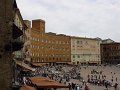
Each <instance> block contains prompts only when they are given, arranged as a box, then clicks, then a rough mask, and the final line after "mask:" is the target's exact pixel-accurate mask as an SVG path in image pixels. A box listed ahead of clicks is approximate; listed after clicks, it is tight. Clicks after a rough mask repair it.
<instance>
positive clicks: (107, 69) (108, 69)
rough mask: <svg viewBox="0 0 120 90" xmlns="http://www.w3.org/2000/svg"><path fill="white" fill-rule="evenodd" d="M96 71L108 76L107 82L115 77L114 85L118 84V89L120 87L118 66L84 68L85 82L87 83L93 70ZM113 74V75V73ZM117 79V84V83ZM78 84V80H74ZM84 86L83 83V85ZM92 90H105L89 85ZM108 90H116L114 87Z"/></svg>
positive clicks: (82, 70) (82, 69)
mask: <svg viewBox="0 0 120 90" xmlns="http://www.w3.org/2000/svg"><path fill="white" fill-rule="evenodd" d="M93 69H95V70H96V71H101V70H102V71H103V73H102V74H103V75H106V80H108V81H111V78H112V76H113V84H115V83H118V87H120V68H119V67H116V66H88V67H87V68H86V69H85V68H84V67H82V68H81V76H82V77H83V79H84V80H85V81H87V77H88V74H90V73H91V70H93ZM111 72H112V73H111ZM114 73H115V74H114ZM116 77H117V82H116ZM72 81H74V82H77V83H81V82H78V80H72ZM81 84H82V83H81ZM88 86H89V87H90V90H105V87H104V86H96V85H92V84H89V83H88ZM108 90H114V88H113V87H110V88H108ZM119 90H120V89H119Z"/></svg>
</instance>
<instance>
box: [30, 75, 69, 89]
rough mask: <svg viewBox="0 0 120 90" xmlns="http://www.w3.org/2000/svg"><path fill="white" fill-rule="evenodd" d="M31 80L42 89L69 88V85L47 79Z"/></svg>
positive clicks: (35, 78) (37, 77) (36, 78)
mask: <svg viewBox="0 0 120 90" xmlns="http://www.w3.org/2000/svg"><path fill="white" fill-rule="evenodd" d="M30 79H31V81H32V83H33V84H36V85H37V86H38V87H40V88H68V86H67V85H65V84H63V83H59V82H57V81H54V80H51V79H49V78H47V77H40V76H36V77H31V78H30Z"/></svg>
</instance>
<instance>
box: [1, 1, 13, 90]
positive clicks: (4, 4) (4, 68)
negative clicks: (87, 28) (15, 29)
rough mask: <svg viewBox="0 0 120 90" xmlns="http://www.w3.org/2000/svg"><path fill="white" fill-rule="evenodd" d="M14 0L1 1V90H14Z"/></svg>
mask: <svg viewBox="0 0 120 90" xmlns="http://www.w3.org/2000/svg"><path fill="white" fill-rule="evenodd" d="M12 22H13V0H0V90H12V88H11V87H12V75H13V74H12V71H13V70H12V69H13V68H12V48H11V47H12V46H11V43H10V42H11V39H12V38H11V36H12Z"/></svg>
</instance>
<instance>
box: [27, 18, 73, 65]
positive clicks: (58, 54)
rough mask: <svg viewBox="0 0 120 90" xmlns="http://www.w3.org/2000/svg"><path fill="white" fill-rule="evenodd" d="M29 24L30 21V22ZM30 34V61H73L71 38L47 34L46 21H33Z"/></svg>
mask: <svg viewBox="0 0 120 90" xmlns="http://www.w3.org/2000/svg"><path fill="white" fill-rule="evenodd" d="M28 22H29V21H28ZM29 33H30V48H29V50H28V51H29V54H30V59H29V60H30V61H31V62H33V63H38V62H46V63H48V62H49V63H55V62H58V63H66V62H70V61H71V56H70V45H71V43H70V36H66V35H63V34H56V33H51V32H49V33H46V32H45V21H44V20H41V19H38V20H32V28H31V31H30V32H29Z"/></svg>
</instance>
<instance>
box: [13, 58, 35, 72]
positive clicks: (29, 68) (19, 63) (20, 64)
mask: <svg viewBox="0 0 120 90" xmlns="http://www.w3.org/2000/svg"><path fill="white" fill-rule="evenodd" d="M15 62H16V64H18V65H19V66H21V67H23V68H25V69H28V70H31V71H35V69H34V68H32V67H30V66H29V65H28V64H25V63H24V62H22V61H17V60H15Z"/></svg>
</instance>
